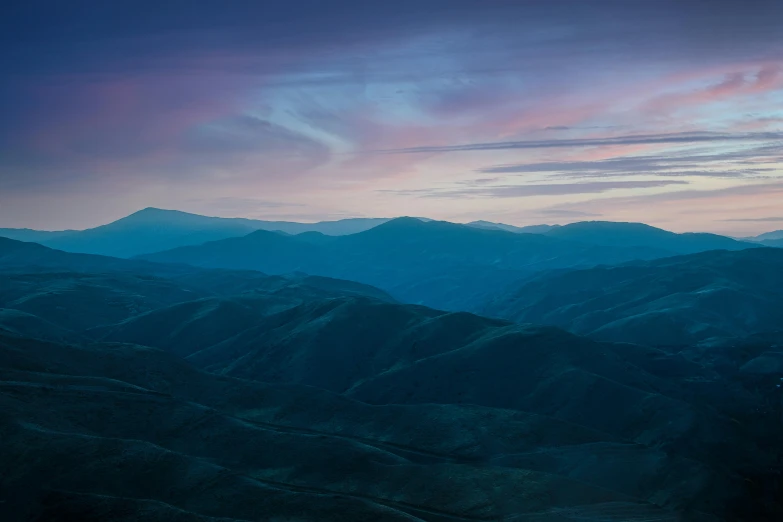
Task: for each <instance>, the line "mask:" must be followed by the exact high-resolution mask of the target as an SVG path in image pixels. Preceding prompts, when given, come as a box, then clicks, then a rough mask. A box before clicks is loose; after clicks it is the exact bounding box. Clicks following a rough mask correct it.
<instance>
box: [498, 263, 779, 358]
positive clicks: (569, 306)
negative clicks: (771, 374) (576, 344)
mask: <svg viewBox="0 0 783 522" xmlns="http://www.w3.org/2000/svg"><path fill="white" fill-rule="evenodd" d="M484 312H485V313H486V314H487V315H491V316H496V317H504V318H507V319H512V320H515V321H518V322H535V323H543V324H552V325H556V326H560V327H562V328H566V329H568V330H570V331H572V332H575V333H578V334H588V335H591V336H593V337H595V338H599V339H604V340H611V341H628V342H637V343H642V344H659V345H661V344H688V343H694V342H697V341H700V340H703V339H707V338H710V337H727V336H729V337H734V336H746V335H750V334H753V333H757V332H763V331H767V330H774V329H777V328H780V325H781V324H783V251H782V250H779V249H771V248H759V249H749V250H743V251H738V252H727V251H715V252H704V253H701V254H694V255H691V256H684V257H674V258H668V259H662V260H658V261H650V262H638V263H631V264H627V265H623V266H616V267H597V268H592V269H588V270H577V271H571V272H563V273H552V274H544V275H542V276H541V277H539V278H537V279H535V280H532V281H530V282H527V283H526V284H524V285H522V286H519V287H516V288H514V290H513V291H511V292H508V293H507V294H506V295H503V296H501V297H499V298H497V299H496V300H495V301H493V302H491V303H490V304H488V305H487V307H486V308H485V309H484Z"/></svg>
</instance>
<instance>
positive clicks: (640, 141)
mask: <svg viewBox="0 0 783 522" xmlns="http://www.w3.org/2000/svg"><path fill="white" fill-rule="evenodd" d="M773 140H783V132H752V133H740V134H730V133H721V132H677V133H667V134H638V135H627V136H615V137H607V138H578V139H561V140H528V141H501V142H494V143H465V144H461V145H445V146H431V147H427V146H425V147H409V148H404V149H387V150H376V151H367V152H372V153H385V154H417V153H432V152H466V151H480V150H486V151H496V150H511V149H554V148H580V147H606V146H618V145H659V144H691V143H709V142H762V141H773Z"/></svg>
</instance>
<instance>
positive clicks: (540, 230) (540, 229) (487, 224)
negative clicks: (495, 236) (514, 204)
mask: <svg viewBox="0 0 783 522" xmlns="http://www.w3.org/2000/svg"><path fill="white" fill-rule="evenodd" d="M467 225H468V226H469V227H476V228H489V229H493V230H505V231H506V232H515V233H518V234H545V233H546V232H548V231H549V230H551V229H553V228H557V227H559V226H560V225H530V226H526V227H515V226H514V225H506V224H505V223H493V222H492V221H471V222H470V223H467Z"/></svg>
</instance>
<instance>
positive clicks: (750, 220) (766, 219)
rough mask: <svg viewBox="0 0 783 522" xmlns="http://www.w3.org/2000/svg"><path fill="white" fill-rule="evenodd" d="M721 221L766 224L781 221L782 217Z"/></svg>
mask: <svg viewBox="0 0 783 522" xmlns="http://www.w3.org/2000/svg"><path fill="white" fill-rule="evenodd" d="M723 221H734V222H738V223H768V222H778V221H783V216H781V217H761V218H735V219H724V220H723Z"/></svg>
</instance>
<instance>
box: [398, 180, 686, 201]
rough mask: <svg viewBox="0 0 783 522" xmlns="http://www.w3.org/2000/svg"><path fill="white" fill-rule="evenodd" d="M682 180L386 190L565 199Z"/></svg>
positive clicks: (439, 195)
mask: <svg viewBox="0 0 783 522" xmlns="http://www.w3.org/2000/svg"><path fill="white" fill-rule="evenodd" d="M687 184H688V182H687V181H681V180H654V181H593V182H588V183H549V184H531V185H498V186H492V187H473V188H460V189H415V190H386V191H384V192H387V193H391V194H396V195H404V196H418V197H424V198H465V197H476V198H524V197H531V196H564V195H572V194H600V193H603V192H608V191H610V190H621V189H640V188H657V187H665V186H668V185H687Z"/></svg>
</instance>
